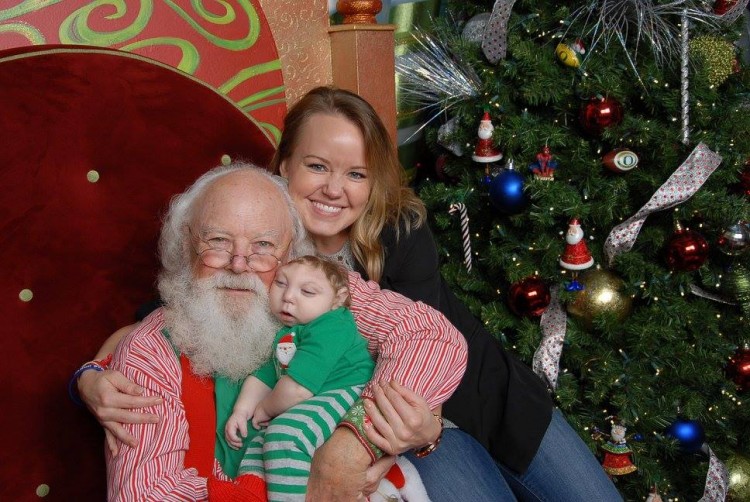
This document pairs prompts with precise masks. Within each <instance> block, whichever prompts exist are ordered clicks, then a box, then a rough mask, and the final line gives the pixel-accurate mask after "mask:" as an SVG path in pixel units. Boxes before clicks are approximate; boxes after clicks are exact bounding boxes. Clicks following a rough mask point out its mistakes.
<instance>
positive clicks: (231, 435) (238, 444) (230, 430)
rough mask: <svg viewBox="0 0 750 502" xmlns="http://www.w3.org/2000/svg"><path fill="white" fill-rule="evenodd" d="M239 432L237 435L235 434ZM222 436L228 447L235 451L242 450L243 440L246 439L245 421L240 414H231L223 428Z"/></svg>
mask: <svg viewBox="0 0 750 502" xmlns="http://www.w3.org/2000/svg"><path fill="white" fill-rule="evenodd" d="M238 432H239V434H237V433H238ZM224 436H225V437H226V438H227V443H229V446H231V447H232V448H234V449H235V450H239V449H240V448H242V444H243V442H244V439H245V438H246V437H247V419H246V418H245V417H243V416H242V415H241V414H240V413H232V416H231V417H229V420H227V425H226V426H225V427H224Z"/></svg>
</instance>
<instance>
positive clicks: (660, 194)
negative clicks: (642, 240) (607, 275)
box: [604, 143, 721, 265]
mask: <svg viewBox="0 0 750 502" xmlns="http://www.w3.org/2000/svg"><path fill="white" fill-rule="evenodd" d="M719 164H721V156H720V155H719V154H718V153H715V152H713V151H711V149H710V148H708V147H707V146H706V145H705V144H704V143H699V144H698V146H696V147H695V149H694V150H693V151H692V152H691V153H690V155H689V156H688V158H687V159H685V162H683V163H682V165H681V166H680V167H678V168H677V169H676V170H675V172H673V173H672V175H671V176H670V177H669V179H668V180H667V181H666V182H665V183H664V184H663V185H662V186H660V187H659V189H658V190H657V191H656V192H655V193H654V195H652V196H651V199H650V200H649V201H648V202H647V203H646V205H645V206H643V207H642V208H640V209H639V210H638V212H637V213H635V214H634V215H633V216H631V217H630V218H628V219H627V220H625V221H624V222H623V223H620V224H619V225H617V226H616V227H615V228H613V229H612V231H611V232H610V233H609V235H608V236H607V240H606V241H605V243H604V254H605V256H606V259H607V263H609V264H610V265H611V264H612V262H613V261H614V259H615V257H616V256H617V255H619V254H620V253H623V252H627V251H630V249H631V248H632V247H633V245H634V244H635V240H636V238H637V237H638V233H639V232H640V231H641V227H642V226H643V223H644V222H645V221H646V218H647V217H648V215H650V214H651V213H655V212H657V211H663V210H664V209H669V208H671V207H674V206H676V205H678V204H682V203H683V202H685V201H686V200H688V199H689V198H690V197H692V196H693V194H694V193H695V192H697V191H698V190H699V189H700V187H702V186H703V184H704V183H705V182H706V180H707V179H708V177H709V176H711V174H712V173H713V172H714V171H715V170H716V168H717V167H719Z"/></svg>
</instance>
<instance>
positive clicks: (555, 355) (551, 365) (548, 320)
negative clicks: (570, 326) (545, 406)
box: [531, 286, 568, 390]
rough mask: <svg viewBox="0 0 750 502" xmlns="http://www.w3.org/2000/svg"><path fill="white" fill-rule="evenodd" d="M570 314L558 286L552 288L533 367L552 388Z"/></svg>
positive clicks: (557, 370)
mask: <svg viewBox="0 0 750 502" xmlns="http://www.w3.org/2000/svg"><path fill="white" fill-rule="evenodd" d="M567 322H568V316H567V314H566V313H565V311H564V310H563V308H562V304H561V303H560V300H559V299H558V288H557V286H554V287H552V288H550V302H549V305H548V306H547V309H546V310H545V311H544V313H543V314H542V318H541V320H540V322H539V326H540V327H541V328H542V341H541V343H540V344H539V347H537V349H536V352H534V358H533V360H532V364H531V367H532V369H533V370H534V373H536V374H537V375H539V376H540V377H542V378H543V379H544V380H546V381H547V384H548V385H549V387H550V389H552V390H554V389H555V388H557V377H558V375H559V373H560V356H561V355H562V349H563V342H564V341H565V332H566V330H567Z"/></svg>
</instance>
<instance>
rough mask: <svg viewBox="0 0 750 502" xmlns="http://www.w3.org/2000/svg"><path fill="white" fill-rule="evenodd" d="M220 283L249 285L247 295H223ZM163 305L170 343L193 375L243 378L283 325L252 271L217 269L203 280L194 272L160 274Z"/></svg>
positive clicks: (267, 350) (266, 353)
mask: <svg viewBox="0 0 750 502" xmlns="http://www.w3.org/2000/svg"><path fill="white" fill-rule="evenodd" d="M222 287H232V288H235V289H248V290H252V291H254V292H255V295H254V296H253V297H252V298H251V299H243V300H238V299H236V298H231V297H228V296H227V295H225V294H224V293H223V292H222V290H221V289H219V288H222ZM159 291H160V293H161V295H162V298H163V299H164V301H165V303H166V308H165V309H164V320H165V322H166V326H167V328H168V329H169V335H170V337H171V339H172V342H173V343H174V344H175V346H176V347H177V349H179V350H180V352H181V353H183V354H185V355H186V356H187V357H188V359H190V363H191V366H192V369H193V371H194V372H195V374H196V375H200V376H209V375H211V374H213V373H217V374H219V375H222V376H225V377H228V378H230V379H232V380H241V379H243V378H245V377H246V376H247V375H248V374H250V373H252V372H253V371H255V370H256V369H258V367H260V365H261V364H262V363H264V362H265V361H266V360H267V359H268V358H269V357H270V356H271V345H272V344H273V337H274V333H276V331H277V330H278V329H279V328H280V327H281V324H280V323H279V322H278V321H277V320H276V319H275V318H274V317H273V315H272V314H271V313H270V311H269V308H268V291H267V289H266V286H265V285H264V284H263V283H262V282H261V281H260V279H258V277H257V276H255V275H249V274H248V275H234V274H228V273H224V272H219V273H217V274H215V275H213V276H211V277H209V278H207V279H194V278H193V276H192V274H191V273H190V272H189V271H187V272H186V273H181V274H178V275H177V276H173V277H165V276H164V275H162V276H160V277H159Z"/></svg>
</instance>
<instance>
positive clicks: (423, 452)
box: [414, 413, 443, 458]
mask: <svg viewBox="0 0 750 502" xmlns="http://www.w3.org/2000/svg"><path fill="white" fill-rule="evenodd" d="M432 416H433V417H435V418H437V421H438V423H439V424H440V434H438V437H437V439H435V441H433V442H431V443H427V444H426V445H424V446H422V447H421V448H415V449H414V456H415V457H417V458H424V457H426V456H427V455H429V454H430V453H432V452H433V451H435V450H436V449H437V447H438V445H439V444H440V440H441V439H443V417H441V416H440V415H435V414H434V413H433V414H432Z"/></svg>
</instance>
